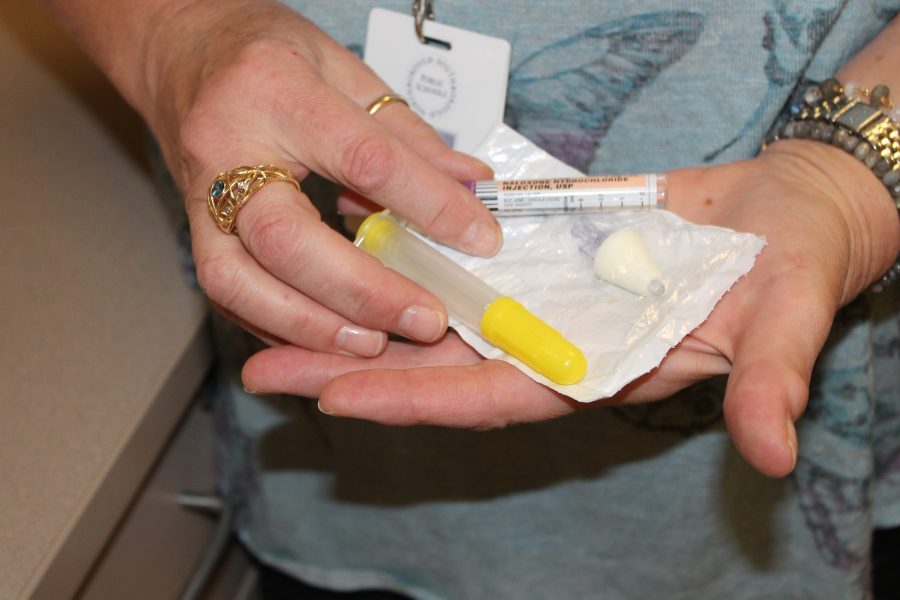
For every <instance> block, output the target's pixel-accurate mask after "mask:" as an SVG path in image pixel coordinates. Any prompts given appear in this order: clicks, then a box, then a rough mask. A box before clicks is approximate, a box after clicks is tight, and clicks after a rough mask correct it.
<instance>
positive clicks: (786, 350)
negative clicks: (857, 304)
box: [724, 283, 834, 477]
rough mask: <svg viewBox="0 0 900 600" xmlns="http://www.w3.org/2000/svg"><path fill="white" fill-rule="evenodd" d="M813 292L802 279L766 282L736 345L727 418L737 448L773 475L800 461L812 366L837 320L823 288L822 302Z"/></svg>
mask: <svg viewBox="0 0 900 600" xmlns="http://www.w3.org/2000/svg"><path fill="white" fill-rule="evenodd" d="M779 287H781V288H782V289H779ZM801 290H802V291H801ZM814 290H815V287H812V286H805V285H804V284H803V283H799V284H793V285H788V286H784V285H782V286H778V285H776V286H768V288H767V289H766V294H765V295H764V297H762V298H759V303H758V305H757V306H753V307H747V308H748V310H747V311H745V314H746V315H749V318H746V319H745V320H744V324H743V325H742V327H741V329H742V331H741V333H740V334H739V336H738V338H737V340H736V343H735V346H734V361H733V365H732V369H731V374H730V375H729V377H728V385H727V387H726V390H725V404H724V411H725V422H726V425H727V426H728V430H729V432H730V433H731V437H732V439H733V440H734V443H735V445H736V446H737V448H738V451H739V452H740V453H741V454H742V455H743V456H744V458H746V459H747V461H748V462H750V464H752V465H753V466H754V467H756V468H757V469H759V471H761V472H762V473H764V474H766V475H768V476H770V477H783V476H785V475H787V474H789V473H790V472H791V471H792V470H793V468H794V465H795V464H796V462H797V433H796V430H795V428H794V422H795V421H796V420H797V419H798V418H799V417H800V415H801V414H802V413H803V410H804V409H805V408H806V404H807V401H808V399H809V381H810V377H811V374H812V369H813V365H814V364H815V361H816V358H817V356H818V354H819V352H820V351H821V349H822V346H823V345H824V343H825V339H826V337H827V335H828V331H829V328H830V326H831V321H832V319H833V317H834V309H833V308H832V307H829V306H828V304H827V302H823V301H822V300H821V299H822V298H827V297H828V296H827V295H826V294H825V293H824V291H823V292H822V294H821V295H820V296H818V300H817V299H816V292H815V291H814Z"/></svg>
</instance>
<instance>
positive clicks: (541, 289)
mask: <svg viewBox="0 0 900 600" xmlns="http://www.w3.org/2000/svg"><path fill="white" fill-rule="evenodd" d="M475 154H476V155H477V156H478V157H479V158H481V159H482V160H484V161H485V162H487V163H488V164H489V165H491V166H492V167H493V169H494V171H495V173H496V178H497V179H525V178H531V179H534V178H541V177H575V176H579V175H580V173H578V172H577V171H576V170H574V169H572V168H571V167H569V166H567V165H565V164H563V163H561V162H559V161H558V160H556V159H555V158H553V157H551V156H550V155H548V154H547V153H546V152H544V151H542V150H541V149H539V148H538V147H537V146H535V145H534V144H532V143H531V142H530V141H528V140H527V139H525V138H524V137H522V136H521V135H519V134H518V133H517V132H515V131H513V130H512V129H510V128H509V127H506V126H504V125H501V126H499V127H498V128H497V129H496V130H495V131H494V132H493V133H492V134H491V136H490V137H489V138H488V139H487V140H486V141H485V142H484V143H483V144H482V145H481V146H480V147H479V149H478V150H477V151H476V152H475ZM585 218H586V219H590V221H591V224H592V225H594V226H595V227H596V228H597V229H598V230H601V231H607V232H613V231H616V230H619V229H624V228H630V229H635V230H638V231H639V232H640V233H641V235H642V236H643V238H644V241H645V242H646V244H647V247H648V248H649V250H650V252H651V253H652V255H653V257H654V258H655V260H656V262H657V263H658V265H659V267H660V269H661V270H662V274H663V283H664V285H665V291H664V292H663V293H662V294H661V295H659V296H652V295H647V296H639V295H636V294H634V293H632V292H629V291H626V290H623V289H621V288H619V287H617V286H615V285H613V284H611V283H608V282H606V281H603V280H601V279H598V277H597V276H596V275H595V273H594V268H593V264H592V262H591V260H589V259H588V258H587V257H585V255H584V254H583V253H582V252H579V245H581V244H582V243H583V242H582V240H580V239H578V238H577V237H576V236H574V235H573V234H572V227H573V225H574V223H575V222H576V219H585ZM500 223H501V226H502V228H503V239H504V241H503V248H502V249H501V251H500V252H499V253H498V254H497V255H496V256H494V257H492V258H490V259H483V258H477V257H472V256H468V255H466V254H463V253H460V252H456V251H455V250H452V249H450V248H447V247H445V246H439V245H435V246H436V247H438V248H439V249H440V250H441V251H442V252H444V253H445V254H447V255H448V256H450V257H451V258H452V259H453V260H455V261H456V262H458V263H460V264H461V265H463V266H464V267H465V268H467V269H469V270H470V271H472V272H474V273H475V274H477V275H478V276H479V277H481V278H482V279H483V280H484V281H485V282H486V283H488V284H489V285H491V286H492V287H494V288H495V289H497V290H499V291H500V292H502V293H503V294H507V295H510V296H512V297H514V298H516V299H517V300H518V301H519V302H521V303H522V304H523V305H525V306H526V307H527V308H528V309H529V310H530V311H531V312H533V313H534V314H536V315H537V316H538V317H540V318H541V319H542V320H544V321H545V322H547V323H548V324H550V325H551V326H552V327H554V328H555V329H556V330H557V331H559V332H560V333H562V334H563V335H564V336H565V337H566V338H567V339H568V340H569V341H571V342H572V343H573V344H575V345H576V346H578V348H580V349H581V351H582V352H583V353H584V354H585V356H586V357H587V361H588V370H587V375H586V376H585V377H584V379H583V380H581V381H580V382H579V383H577V384H573V385H558V384H556V383H553V382H552V381H550V380H548V379H547V378H546V377H543V376H541V375H539V374H538V373H535V372H534V371H532V370H531V369H529V368H528V367H527V366H525V365H524V364H522V363H521V362H519V361H518V360H516V359H515V358H513V357H511V356H509V355H507V354H506V353H504V352H503V351H501V350H499V349H498V348H495V347H494V346H492V345H491V344H489V343H488V342H487V341H485V339H484V338H483V337H481V335H479V333H478V332H476V331H473V330H472V329H469V328H468V327H466V326H465V325H462V324H461V323H458V322H455V321H454V319H452V317H451V319H450V325H451V326H452V327H453V328H454V329H456V331H457V332H458V333H459V335H460V336H461V337H462V339H463V340H465V341H466V343H468V344H469V345H471V346H472V347H473V348H474V349H475V350H477V351H478V352H479V353H480V354H481V355H482V356H484V357H485V358H490V359H497V360H504V361H506V362H509V363H511V364H513V365H515V366H516V367H518V368H519V369H521V370H522V371H523V372H525V373H526V374H528V375H529V376H530V377H531V378H533V379H534V380H536V381H538V382H540V383H542V384H544V385H546V386H548V387H550V388H552V389H554V390H556V391H558V392H561V393H563V394H565V395H566V396H569V397H571V398H573V399H575V400H578V401H580V402H589V401H592V400H598V399H601V398H608V397H610V396H612V395H614V394H615V393H616V392H618V391H619V390H621V389H622V388H623V387H624V386H625V385H627V384H628V383H629V382H631V381H634V380H635V379H637V378H638V377H640V376H641V375H644V374H645V373H647V372H648V371H650V370H652V369H653V368H655V367H656V366H658V365H659V363H660V362H661V361H662V359H663V358H664V357H665V355H666V353H667V352H668V351H669V350H670V349H671V348H672V347H674V346H675V345H677V344H678V343H679V342H680V341H681V340H682V339H683V338H684V336H685V335H687V334H688V333H690V332H691V331H692V330H694V329H695V328H697V326H699V325H700V324H701V323H703V321H704V320H706V318H707V317H708V316H709V314H710V312H711V311H712V310H713V308H714V307H715V305H716V303H717V302H718V301H719V300H720V299H721V298H722V296H724V295H725V293H726V292H727V291H728V290H729V289H730V288H731V286H732V285H733V284H734V283H735V282H736V281H737V280H738V279H740V278H741V277H742V276H743V275H745V274H746V273H747V272H748V271H749V270H750V269H751V268H752V266H753V263H754V262H755V260H756V257H757V255H758V254H759V253H760V251H762V249H763V247H764V246H765V240H763V239H762V238H760V237H758V236H755V235H751V234H746V233H737V232H734V231H730V230H727V229H722V228H718V227H709V226H700V225H695V224H692V223H689V222H687V221H685V220H683V219H681V218H680V217H678V216H677V215H675V214H673V213H671V212H668V211H666V210H656V209H648V210H641V209H632V210H622V211H618V210H617V211H605V212H595V213H582V214H570V215H553V216H516V217H502V218H500Z"/></svg>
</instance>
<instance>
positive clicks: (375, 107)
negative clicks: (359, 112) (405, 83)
mask: <svg viewBox="0 0 900 600" xmlns="http://www.w3.org/2000/svg"><path fill="white" fill-rule="evenodd" d="M394 102H399V103H400V104H403V105H405V106H407V107H408V106H409V102H407V101H406V99H405V98H403V96H398V95H397V94H385V95H384V96H381V97H379V98H378V99H376V100H375V102H373V103H372V104H370V105H369V106H368V107H366V111H368V113H369V114H370V115H374V114H375V113H377V112H378V111H379V110H381V109H382V108H384V107H385V106H387V105H388V104H392V103H394Z"/></svg>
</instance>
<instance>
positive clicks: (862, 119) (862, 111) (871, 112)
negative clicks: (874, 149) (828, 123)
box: [834, 102, 881, 131]
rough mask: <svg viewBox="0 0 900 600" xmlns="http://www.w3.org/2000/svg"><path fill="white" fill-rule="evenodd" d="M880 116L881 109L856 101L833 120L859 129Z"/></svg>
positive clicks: (849, 127)
mask: <svg viewBox="0 0 900 600" xmlns="http://www.w3.org/2000/svg"><path fill="white" fill-rule="evenodd" d="M880 117H881V111H880V110H878V109H877V108H875V107H874V106H869V105H868V104H863V103H862V102H857V103H856V104H854V105H852V106H851V107H850V108H848V109H846V110H845V111H844V112H842V113H841V114H840V115H839V116H838V117H837V118H836V119H835V120H834V122H835V123H837V124H838V125H842V126H844V127H846V128H848V129H852V130H853V131H859V130H860V129H862V128H864V127H865V126H866V125H868V124H869V123H871V122H872V121H874V120H876V119H878V118H880Z"/></svg>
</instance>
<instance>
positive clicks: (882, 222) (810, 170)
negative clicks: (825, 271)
mask: <svg viewBox="0 0 900 600" xmlns="http://www.w3.org/2000/svg"><path fill="white" fill-rule="evenodd" d="M759 158H760V159H761V160H763V161H766V162H770V163H772V166H773V167H777V168H781V169H782V170H784V169H785V168H788V169H789V170H790V171H791V172H792V174H793V176H795V177H801V178H803V180H804V185H806V186H808V187H809V188H810V189H811V190H814V191H816V192H817V195H818V196H820V198H822V199H823V201H825V202H827V203H828V205H829V208H832V209H833V212H834V215H835V216H836V217H838V220H837V223H836V225H837V226H836V227H834V226H830V227H827V228H826V230H827V232H828V234H827V235H828V239H831V240H834V241H835V242H837V243H838V244H840V245H842V246H844V248H845V256H846V260H847V264H846V273H845V274H844V281H843V288H842V292H841V296H840V303H841V304H846V303H847V302H849V301H851V300H852V299H853V298H854V297H856V296H857V295H858V294H859V293H860V292H861V291H863V290H865V289H866V288H867V287H868V286H870V285H871V284H873V283H874V282H876V281H878V280H879V279H880V278H881V276H882V275H883V274H884V273H885V272H887V271H888V269H889V268H890V267H891V265H892V264H893V263H894V262H895V261H896V259H897V255H898V252H900V217H898V214H897V209H896V205H895V203H894V200H893V198H892V197H891V194H890V193H889V191H888V189H887V187H886V186H885V185H884V184H883V183H882V181H881V180H880V179H879V178H878V177H877V176H875V174H874V173H873V172H872V171H871V170H870V169H869V168H868V167H866V165H865V164H863V163H862V162H860V161H859V160H856V158H854V156H853V155H851V154H848V153H846V152H844V151H843V150H840V149H838V148H835V147H833V146H831V145H829V144H825V143H822V142H821V141H813V140H803V139H787V140H781V141H779V142H777V143H774V144H771V145H770V146H768V147H767V148H766V150H765V151H764V152H762V153H761V154H760V156H759ZM811 225H813V224H811ZM832 225H835V224H834V223H833V224H832ZM813 226H814V225H813ZM823 242H824V240H823Z"/></svg>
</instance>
